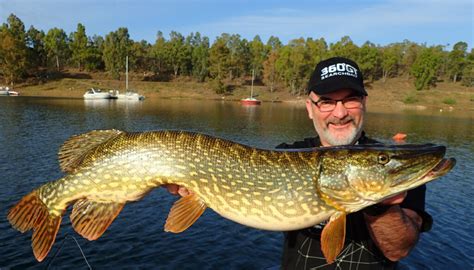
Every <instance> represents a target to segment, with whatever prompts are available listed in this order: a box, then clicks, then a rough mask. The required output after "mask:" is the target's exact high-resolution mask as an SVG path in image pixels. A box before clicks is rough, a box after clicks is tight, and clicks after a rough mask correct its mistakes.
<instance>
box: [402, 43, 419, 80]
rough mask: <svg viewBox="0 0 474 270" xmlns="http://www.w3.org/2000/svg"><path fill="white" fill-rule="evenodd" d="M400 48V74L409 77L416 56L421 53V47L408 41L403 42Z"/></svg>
mask: <svg viewBox="0 0 474 270" xmlns="http://www.w3.org/2000/svg"><path fill="white" fill-rule="evenodd" d="M401 46H402V61H401V64H400V68H401V71H402V73H404V74H406V75H410V74H411V69H412V66H413V64H414V63H415V61H416V59H417V58H418V55H419V54H420V52H421V51H422V49H423V47H421V46H420V45H418V44H416V43H414V42H411V41H409V40H404V41H403V42H402V44H401Z"/></svg>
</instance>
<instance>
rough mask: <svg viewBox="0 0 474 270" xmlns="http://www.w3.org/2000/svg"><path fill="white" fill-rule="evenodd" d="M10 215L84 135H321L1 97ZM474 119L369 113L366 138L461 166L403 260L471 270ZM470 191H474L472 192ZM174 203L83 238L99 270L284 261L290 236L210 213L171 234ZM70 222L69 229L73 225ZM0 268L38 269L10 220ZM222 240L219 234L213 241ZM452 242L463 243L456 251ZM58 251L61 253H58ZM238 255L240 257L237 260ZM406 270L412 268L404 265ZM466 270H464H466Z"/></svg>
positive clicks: (262, 141)
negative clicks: (421, 146)
mask: <svg viewBox="0 0 474 270" xmlns="http://www.w3.org/2000/svg"><path fill="white" fill-rule="evenodd" d="M0 125H1V128H0V146H1V147H0V160H1V161H8V162H0V185H2V189H0V212H1V213H7V211H8V208H9V207H10V206H11V205H12V204H13V203H14V202H15V201H16V200H18V199H19V198H20V197H21V196H23V195H24V194H26V193H27V192H29V191H31V189H32V188H34V187H36V186H38V185H40V184H42V183H45V182H46V181H50V180H53V179H58V178H59V177H61V176H62V172H61V171H60V169H59V166H58V162H57V151H58V149H59V147H60V145H61V144H62V143H63V142H64V141H65V140H66V139H68V138H69V137H70V136H72V135H75V134H81V133H84V132H87V131H90V130H92V129H112V128H114V129H120V130H127V131H145V130H158V129H179V130H190V131H197V132H203V133H207V134H211V135H215V136H219V137H223V138H227V139H231V140H235V141H238V142H241V143H246V144H249V145H252V146H257V147H263V148H273V147H274V146H276V145H277V144H279V143H281V142H293V141H295V140H301V139H302V138H304V137H310V136H313V135H314V128H313V125H312V123H311V121H310V120H309V119H308V117H307V115H306V111H305V108H304V106H301V105H295V104H284V103H282V104H278V103H263V104H262V105H261V106H255V107H247V106H241V105H240V104H239V103H238V102H228V101H204V100H199V101H196V100H160V99H147V100H145V101H143V102H130V101H126V102H121V101H119V100H115V101H110V100H91V101H84V100H80V99H48V98H27V97H18V98H15V99H3V98H0ZM473 127H474V123H473V119H472V118H471V119H469V118H455V117H451V116H447V117H446V116H439V115H419V114H416V113H408V112H407V113H400V114H385V113H369V114H368V116H367V124H366V127H365V130H366V131H367V133H368V135H369V136H370V137H373V138H376V139H378V140H381V141H385V142H390V138H391V137H392V136H393V135H394V134H396V133H398V132H403V133H406V134H407V135H408V137H407V139H406V141H407V142H408V143H427V142H431V143H439V144H444V145H447V146H448V155H449V156H453V157H456V158H457V159H458V164H457V165H456V167H455V168H454V170H453V171H452V173H450V174H448V175H447V176H446V177H444V178H443V179H442V180H441V181H436V182H434V183H430V184H429V186H428V193H427V208H428V211H429V212H430V213H431V214H432V215H433V217H434V219H435V224H434V227H433V230H432V231H431V232H429V233H427V234H424V235H423V236H422V238H421V241H420V244H418V246H417V247H416V249H415V250H414V252H413V253H412V254H411V255H410V256H409V257H408V258H407V259H405V260H404V261H403V264H404V265H410V266H414V267H416V268H430V267H432V266H433V265H435V267H434V268H440V269H442V268H444V267H445V266H459V267H458V268H465V266H466V265H469V263H471V261H470V260H471V257H472V256H469V254H472V252H473V247H472V245H470V244H471V243H472V242H474V236H473V235H472V232H471V230H472V229H471V227H472V226H468V225H469V224H472V221H471V219H472V209H474V205H473V201H472V200H471V198H472V197H474V190H473V189H472V188H469V187H470V186H471V185H472V181H473V179H472V170H473V169H474V167H473V166H474V138H473V136H474V135H473V134H474V130H473ZM466 187H467V188H466ZM174 200H175V198H174V197H172V196H168V194H165V193H164V192H160V191H156V192H152V194H150V195H148V196H147V197H145V198H144V199H143V200H142V201H140V202H137V203H136V204H130V205H127V206H126V207H125V209H124V211H123V212H122V213H121V214H120V216H119V218H117V220H116V221H115V222H114V223H113V224H112V225H111V227H110V229H109V230H108V231H107V232H106V233H105V235H104V237H103V238H101V239H99V240H98V241H95V242H88V241H87V240H83V239H81V238H80V237H77V238H78V240H79V242H80V244H81V246H82V247H83V248H84V251H85V253H86V255H87V256H88V258H89V259H90V262H91V264H92V266H93V267H95V268H114V269H115V268H157V267H159V268H161V266H163V267H164V266H166V267H169V268H171V269H173V268H174V269H176V268H179V269H181V268H182V265H183V264H184V265H186V266H187V267H188V268H190V269H196V268H202V267H203V266H207V267H209V268H226V269H227V268H245V269H248V268H253V269H264V268H267V267H269V266H274V265H277V264H278V263H279V261H280V254H281V243H282V234H280V233H271V232H263V231H259V230H253V229H250V228H246V227H243V226H240V225H237V224H235V223H233V222H230V221H228V220H225V219H223V218H221V217H218V216H217V214H215V213H214V212H212V211H206V213H205V214H204V215H203V217H201V218H200V219H199V220H198V221H197V223H196V224H195V225H193V227H192V228H191V230H189V231H188V232H185V233H183V234H179V235H172V234H167V233H164V232H163V228H162V226H163V223H164V220H165V219H166V214H167V212H168V209H169V208H170V206H171V204H172V202H173V201H174ZM64 220H67V218H65V219H64ZM64 223H66V226H63V227H62V228H61V230H60V233H59V234H58V238H57V239H58V240H57V243H56V245H55V246H54V247H53V249H55V248H58V246H59V243H60V242H61V241H62V239H64V236H65V234H66V233H70V234H72V235H74V236H77V234H75V233H74V232H72V229H71V228H70V226H69V224H68V222H64ZM0 231H1V233H0V243H2V248H1V251H0V254H1V256H0V268H2V267H4V266H5V267H6V268H9V267H11V268H28V267H38V266H39V265H38V264H37V263H36V262H35V261H34V258H33V256H32V255H31V247H30V235H29V234H24V235H22V234H20V233H19V232H17V231H15V230H13V229H12V228H11V226H10V225H9V224H8V222H7V221H6V219H5V218H3V219H0ZM211 231H212V233H210V232H211ZM451 243H460V244H459V245H453V244H451ZM54 251H55V250H53V252H54ZM236 251H237V252H236ZM78 253H79V252H78V250H77V248H76V247H75V246H74V245H73V244H71V243H69V242H68V244H66V245H65V249H64V250H63V251H62V252H61V253H60V255H59V256H58V258H57V259H56V260H55V264H54V266H56V267H59V268H65V269H66V268H77V265H78V263H81V265H82V261H81V258H80V257H78V256H77V254H78ZM403 264H402V265H403ZM461 266H464V267H461Z"/></svg>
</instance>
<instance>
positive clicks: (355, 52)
mask: <svg viewBox="0 0 474 270" xmlns="http://www.w3.org/2000/svg"><path fill="white" fill-rule="evenodd" d="M329 52H330V56H340V57H346V58H349V59H358V56H359V47H357V45H355V44H354V42H352V40H351V38H350V37H348V36H344V37H342V38H341V40H340V41H338V42H336V43H334V44H331V45H330V46H329Z"/></svg>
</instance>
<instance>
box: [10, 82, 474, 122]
mask: <svg viewBox="0 0 474 270" xmlns="http://www.w3.org/2000/svg"><path fill="white" fill-rule="evenodd" d="M122 84H123V81H117V80H103V79H74V78H62V79H58V80H53V81H49V82H46V83H44V84H26V83H25V84H20V85H18V86H17V87H15V90H16V91H19V92H20V96H24V97H44V98H68V99H82V98H83V97H82V95H83V94H84V93H85V92H86V90H87V89H89V88H91V87H97V88H100V89H104V90H106V91H107V90H109V89H123V88H124V87H123V86H122ZM130 84H131V85H132V89H139V90H138V91H137V92H138V93H139V94H141V95H144V96H145V97H146V99H155V98H160V99H183V100H186V99H188V100H189V99H191V100H216V101H220V100H225V101H229V102H239V101H240V99H242V98H246V97H248V96H249V93H250V86H249V85H235V86H233V89H232V92H231V93H227V94H216V93H215V92H214V91H213V90H211V89H210V88H209V86H208V84H207V83H197V82H193V81H171V82H146V81H140V80H133V81H131V82H130ZM366 89H367V92H368V94H369V96H368V99H367V107H368V111H369V112H380V113H399V112H401V111H406V110H408V111H414V112H416V113H419V114H430V115H432V114H435V113H436V115H442V116H455V117H461V118H471V119H474V87H465V86H461V85H460V84H454V83H449V82H440V83H438V85H437V87H435V88H432V89H429V90H423V91H416V90H414V86H412V84H411V81H410V80H408V79H401V78H394V79H389V80H387V81H386V82H381V81H375V82H372V83H368V84H367V85H366ZM254 93H256V95H255V97H256V98H257V99H259V100H261V101H262V103H264V104H266V103H285V104H296V105H297V106H300V105H301V106H304V104H305V100H306V95H300V96H294V95H291V94H290V93H288V92H287V91H285V90H280V89H277V90H276V91H274V92H270V91H269V90H268V88H267V87H266V86H261V85H257V86H254ZM146 99H145V102H146Z"/></svg>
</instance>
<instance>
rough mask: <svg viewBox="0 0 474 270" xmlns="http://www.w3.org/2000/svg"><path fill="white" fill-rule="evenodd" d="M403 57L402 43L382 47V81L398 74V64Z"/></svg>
mask: <svg viewBox="0 0 474 270" xmlns="http://www.w3.org/2000/svg"><path fill="white" fill-rule="evenodd" d="M401 59H402V47H401V45H400V44H390V45H388V46H386V47H384V48H382V60H381V67H382V81H383V82H385V81H386V80H387V78H388V77H390V76H392V75H394V74H396V72H397V69H398V66H399V64H400V62H401Z"/></svg>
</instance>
